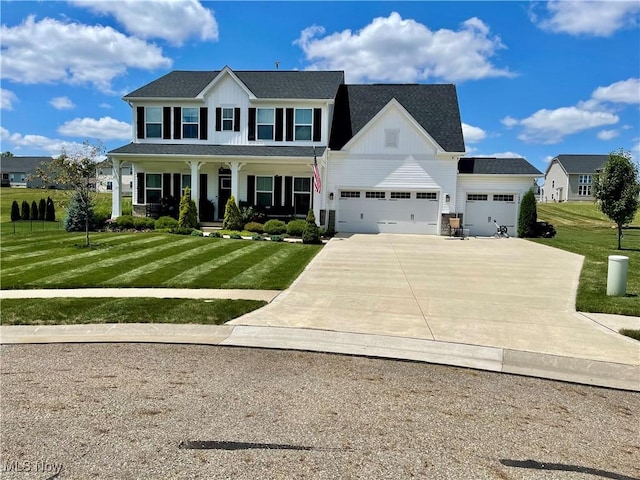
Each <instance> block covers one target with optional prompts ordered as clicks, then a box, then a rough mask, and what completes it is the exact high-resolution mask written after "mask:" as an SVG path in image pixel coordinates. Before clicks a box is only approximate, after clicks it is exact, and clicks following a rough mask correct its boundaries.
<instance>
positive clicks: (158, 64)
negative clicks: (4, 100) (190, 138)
mask: <svg viewBox="0 0 640 480" xmlns="http://www.w3.org/2000/svg"><path fill="white" fill-rule="evenodd" d="M141 3H143V4H144V2H141ZM0 35H1V36H2V58H1V59H0V67H1V70H2V78H7V79H10V80H13V81H15V82H20V83H27V84H33V83H52V82H67V83H71V84H86V83H89V84H93V85H96V86H97V87H98V88H100V89H101V90H103V91H109V90H110V88H111V81H112V80H113V79H114V78H115V77H116V76H118V75H122V74H124V73H125V72H126V70H127V68H141V69H145V70H152V69H156V68H167V67H170V66H171V63H172V62H171V60H170V59H169V58H166V57H163V56H162V50H161V49H160V48H159V47H157V46H155V45H152V44H149V43H147V42H145V41H144V40H140V39H139V38H133V37H127V36H126V35H124V34H122V33H120V32H118V31H116V30H114V29H113V28H111V27H103V26H100V25H92V26H91V25H83V24H79V23H63V22H59V21H58V20H54V19H51V18H45V19H43V20H41V21H36V20H35V17H34V16H29V17H27V18H26V19H25V20H24V22H23V23H22V24H20V25H17V26H14V27H7V26H5V25H2V27H1V30H0Z"/></svg>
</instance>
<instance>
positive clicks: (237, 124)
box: [233, 107, 240, 132]
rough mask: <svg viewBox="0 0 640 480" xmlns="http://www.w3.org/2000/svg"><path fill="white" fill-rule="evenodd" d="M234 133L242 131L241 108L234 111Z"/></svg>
mask: <svg viewBox="0 0 640 480" xmlns="http://www.w3.org/2000/svg"><path fill="white" fill-rule="evenodd" d="M233 131H234V132H239V131H240V107H236V108H234V109H233Z"/></svg>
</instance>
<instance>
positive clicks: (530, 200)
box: [518, 189, 538, 238]
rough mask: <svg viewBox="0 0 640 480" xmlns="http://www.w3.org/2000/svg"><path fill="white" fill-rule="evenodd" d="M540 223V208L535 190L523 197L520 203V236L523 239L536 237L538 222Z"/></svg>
mask: <svg viewBox="0 0 640 480" xmlns="http://www.w3.org/2000/svg"><path fill="white" fill-rule="evenodd" d="M537 221H538V208H537V206H536V196H535V194H534V193H533V189H531V190H529V191H528V192H527V193H525V194H524V195H523V196H522V201H521V202H520V215H519V216H518V236H519V237H521V238H525V237H535V236H536V222H537Z"/></svg>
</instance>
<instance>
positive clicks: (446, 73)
mask: <svg viewBox="0 0 640 480" xmlns="http://www.w3.org/2000/svg"><path fill="white" fill-rule="evenodd" d="M324 33H325V30H324V28H323V27H319V26H317V25H314V26H311V27H309V28H307V29H305V30H303V31H302V32H301V33H300V37H299V38H298V39H297V40H296V41H295V42H294V43H295V44H297V45H299V46H300V48H301V49H302V50H303V51H304V53H305V56H306V58H307V60H308V61H309V62H311V65H310V66H309V67H308V69H310V70H345V72H346V76H347V77H348V81H349V82H351V83H357V82H362V81H365V80H369V81H384V82H415V81H417V80H427V79H432V78H439V79H443V80H446V81H451V82H460V81H464V80H477V79H481V78H487V77H512V76H514V74H513V73H511V72H509V71H508V70H506V69H499V68H496V67H495V66H494V65H492V64H491V62H490V61H489V59H490V58H491V57H493V56H494V55H495V54H496V52H497V51H498V50H500V49H502V48H505V47H504V45H503V44H502V42H501V40H500V38H499V37H497V36H493V37H491V36H490V35H489V27H488V26H487V25H486V24H484V23H483V22H482V20H480V19H478V18H471V19H469V20H467V21H465V22H463V23H462V25H461V27H460V29H458V30H457V31H453V30H447V29H440V30H436V31H432V30H430V29H429V28H428V27H427V26H425V25H423V24H421V23H418V22H416V21H415V20H412V19H403V18H402V17H401V16H400V15H399V14H398V13H396V12H393V13H391V14H390V15H389V17H387V18H384V17H379V18H375V19H373V20H372V22H371V23H370V24H369V25H367V26H365V27H364V28H362V29H361V30H359V31H357V32H352V31H351V30H344V31H342V32H336V33H333V34H330V35H326V36H324V37H321V36H322V35H323V34H324Z"/></svg>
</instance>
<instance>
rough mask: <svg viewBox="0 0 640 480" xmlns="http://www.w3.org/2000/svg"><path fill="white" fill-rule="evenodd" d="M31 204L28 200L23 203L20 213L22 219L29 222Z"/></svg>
mask: <svg viewBox="0 0 640 480" xmlns="http://www.w3.org/2000/svg"><path fill="white" fill-rule="evenodd" d="M30 213H31V212H30V211H29V204H28V203H27V201H26V200H23V201H22V210H21V211H20V219H21V220H29V217H30Z"/></svg>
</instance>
